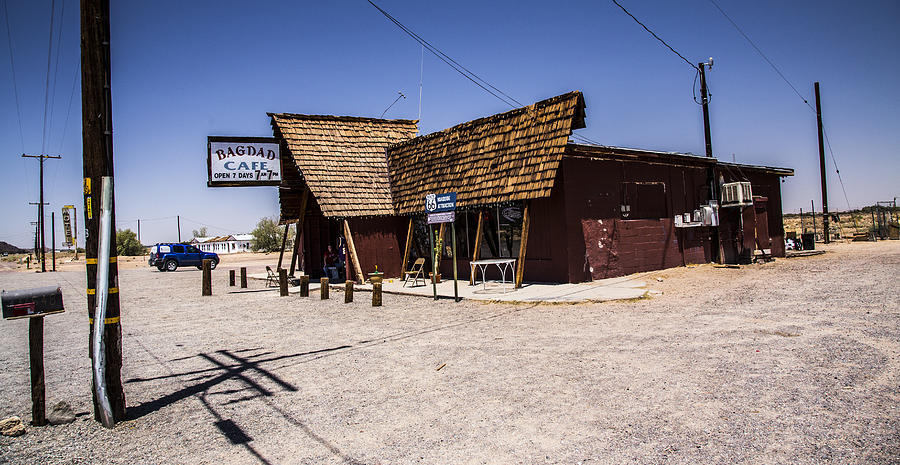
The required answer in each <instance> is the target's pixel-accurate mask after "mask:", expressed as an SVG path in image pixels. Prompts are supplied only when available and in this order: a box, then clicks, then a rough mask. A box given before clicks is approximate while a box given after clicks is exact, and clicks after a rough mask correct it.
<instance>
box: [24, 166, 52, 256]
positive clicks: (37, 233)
mask: <svg viewBox="0 0 900 465" xmlns="http://www.w3.org/2000/svg"><path fill="white" fill-rule="evenodd" d="M41 185H42V186H43V183H41ZM41 190H43V187H42V188H41ZM43 197H44V196H43V195H41V198H42V199H43ZM28 205H37V207H38V218H37V219H38V220H37V221H33V222H32V223H33V224H34V225H35V226H34V258H35V259H36V260H40V262H41V272H44V271H47V269H46V268H45V267H44V222H43V219H42V218H43V216H44V207H43V206H44V205H49V204H47V203H44V202H28Z"/></svg>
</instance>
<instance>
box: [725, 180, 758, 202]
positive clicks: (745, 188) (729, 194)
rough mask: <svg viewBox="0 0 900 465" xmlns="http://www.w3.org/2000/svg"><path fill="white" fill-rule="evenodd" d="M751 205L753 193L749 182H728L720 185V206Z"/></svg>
mask: <svg viewBox="0 0 900 465" xmlns="http://www.w3.org/2000/svg"><path fill="white" fill-rule="evenodd" d="M746 205H753V192H752V191H751V190H750V183H749V182H729V183H725V184H722V206H723V207H739V206H746Z"/></svg>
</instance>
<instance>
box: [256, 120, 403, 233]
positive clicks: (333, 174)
mask: <svg viewBox="0 0 900 465" xmlns="http://www.w3.org/2000/svg"><path fill="white" fill-rule="evenodd" d="M268 115H269V116H270V117H271V118H272V128H273V130H274V131H275V135H276V136H277V137H281V138H282V139H283V140H284V141H285V145H286V149H287V151H288V153H286V154H284V156H283V159H284V164H285V165H287V164H288V162H289V161H292V162H293V164H294V166H295V167H296V169H298V170H299V173H300V174H301V175H302V180H303V181H304V182H305V183H306V185H307V186H309V190H310V192H311V193H312V195H313V196H314V197H315V200H316V202H318V205H319V208H321V210H322V213H323V214H324V215H325V216H327V217H358V216H380V215H392V214H394V208H393V205H392V203H391V190H390V180H389V178H388V167H387V160H386V159H385V149H386V148H387V146H388V145H391V144H395V143H398V142H401V141H404V140H407V139H411V138H413V137H415V135H416V132H417V131H418V128H417V125H416V123H417V121H411V120H399V119H397V120H385V119H376V118H359V117H351V116H328V115H298V114H292V113H269V114H268ZM290 168H292V167H285V168H284V169H283V171H288V169H290ZM286 174H287V173H286ZM284 200H285V199H282V203H283V202H284ZM284 211H285V208H284V205H282V216H283V217H284V216H285V214H284ZM289 219H295V218H282V222H284V221H286V220H289Z"/></svg>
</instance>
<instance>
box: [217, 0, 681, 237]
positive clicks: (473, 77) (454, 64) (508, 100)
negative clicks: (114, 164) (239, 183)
mask: <svg viewBox="0 0 900 465" xmlns="http://www.w3.org/2000/svg"><path fill="white" fill-rule="evenodd" d="M367 1H368V2H369V4H371V5H372V6H373V7H375V9H377V10H378V11H379V12H381V14H382V15H384V16H385V17H386V18H388V19H389V20H391V22H393V23H394V24H395V25H397V27H399V28H400V29H402V30H403V32H405V33H406V34H407V35H409V36H410V37H412V38H413V39H414V40H415V41H416V42H418V43H419V44H421V45H422V48H423V53H424V49H426V48H427V49H428V51H429V52H431V53H432V54H434V55H435V56H437V57H438V58H440V59H441V61H443V62H444V63H446V64H447V65H448V66H450V67H451V68H453V69H454V70H455V71H456V72H458V73H460V74H462V75H463V76H465V77H466V78H467V79H468V80H470V81H472V82H473V83H474V84H475V85H477V86H478V87H481V88H482V89H484V90H485V91H486V92H487V93H489V94H491V95H493V96H494V97H496V98H497V99H498V100H500V101H501V102H503V103H505V104H507V105H509V106H510V107H513V108H517V107H524V106H525V105H524V104H523V103H522V102H520V101H518V100H516V99H515V98H514V97H512V96H510V95H509V94H507V93H506V92H503V91H502V90H500V89H498V88H497V87H496V86H494V85H493V84H491V83H490V82H488V81H486V80H485V79H483V78H481V77H480V76H478V75H477V74H475V73H473V72H472V71H470V70H469V69H468V68H466V67H465V66H463V65H461V64H460V63H459V62H458V61H456V60H454V59H453V58H451V57H450V56H448V55H447V54H446V53H444V52H442V51H440V50H438V49H437V48H436V47H434V46H433V45H431V44H430V43H429V42H428V41H426V40H425V39H423V38H422V37H420V36H419V35H418V34H416V33H415V32H413V31H412V30H410V29H409V28H408V27H406V26H404V25H403V24H402V23H400V21H398V20H397V19H396V18H394V17H393V16H391V15H390V14H389V13H388V12H386V11H384V10H383V9H381V8H380V7H379V6H378V5H376V4H375V3H373V2H372V0H367ZM423 66H424V65H423ZM692 66H693V65H692ZM420 71H421V70H420ZM420 74H421V73H420ZM479 81H480V82H479ZM482 83H483V85H482ZM488 88H490V89H488ZM491 89H493V91H496V92H493V91H492V90H491ZM419 92H420V95H419V102H420V104H421V77H420V89H419ZM498 94H499V95H498ZM501 95H502V97H501ZM398 99H399V98H398ZM395 103H396V101H395ZM391 105H393V103H392V104H391ZM388 108H390V107H388ZM385 111H387V110H385ZM419 111H420V114H421V108H420V110H419ZM382 116H384V114H382ZM572 138H574V139H577V140H580V141H582V142H585V143H587V144H591V145H597V146H602V145H603V144H601V143H599V142H597V141H594V140H591V139H589V138H587V137H585V136H582V135H580V134H575V133H574V132H573V133H572ZM200 224H202V223H200ZM205 226H209V225H205ZM210 227H212V226H210ZM223 229H224V228H223Z"/></svg>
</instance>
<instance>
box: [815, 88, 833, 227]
mask: <svg viewBox="0 0 900 465" xmlns="http://www.w3.org/2000/svg"><path fill="white" fill-rule="evenodd" d="M814 87H815V88H816V123H818V126H819V172H820V174H821V177H822V229H823V230H824V231H822V233H823V234H824V236H825V243H826V244H827V243H828V242H830V241H829V237H828V236H829V234H828V186H827V185H826V183H825V141H824V140H823V131H822V99H821V98H819V83H818V82H816V83H815V84H814ZM813 218H815V217H813Z"/></svg>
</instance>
